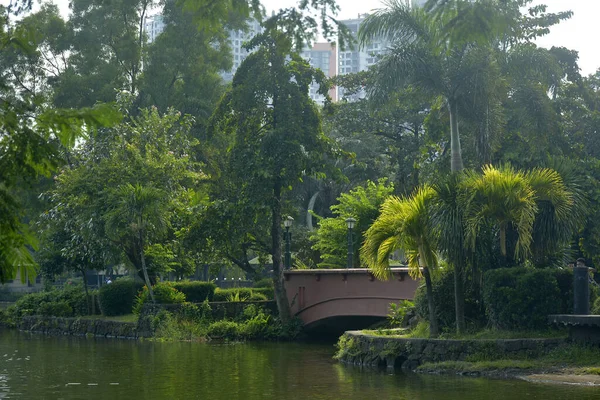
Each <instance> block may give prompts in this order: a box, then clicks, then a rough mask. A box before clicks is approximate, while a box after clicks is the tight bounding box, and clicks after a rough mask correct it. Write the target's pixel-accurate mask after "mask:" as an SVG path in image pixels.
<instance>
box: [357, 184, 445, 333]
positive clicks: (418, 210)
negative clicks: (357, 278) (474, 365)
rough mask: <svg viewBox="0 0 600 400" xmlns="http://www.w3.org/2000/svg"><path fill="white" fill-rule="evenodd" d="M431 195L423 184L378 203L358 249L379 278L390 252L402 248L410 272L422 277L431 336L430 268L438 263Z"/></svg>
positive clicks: (386, 273) (385, 276)
mask: <svg viewBox="0 0 600 400" xmlns="http://www.w3.org/2000/svg"><path fill="white" fill-rule="evenodd" d="M434 197H435V191H434V190H433V189H432V188H431V187H428V186H424V187H421V188H419V189H417V190H416V191H415V193H414V194H413V195H412V196H411V197H408V198H399V197H396V196H392V197H390V198H388V199H387V200H386V201H385V202H384V203H383V205H382V206H381V214H380V215H379V217H378V218H377V219H376V220H375V222H374V223H373V225H371V227H370V228H369V229H368V230H367V231H366V233H365V241H364V243H363V245H362V247H361V249H360V255H361V259H362V261H363V262H364V263H365V264H366V265H367V267H368V268H369V269H370V270H371V271H372V272H373V274H374V275H375V276H376V277H377V278H378V279H388V278H389V277H390V275H391V273H390V264H389V257H390V255H391V254H392V253H393V252H394V251H396V250H403V251H404V253H405V255H406V257H407V259H408V266H409V273H410V275H411V276H412V277H419V276H423V277H424V279H425V288H426V292H427V305H428V307H429V326H430V334H431V336H437V335H438V333H439V329H438V323H437V318H436V312H435V304H434V301H433V286H432V282H431V271H430V269H432V268H435V267H437V263H438V258H437V254H436V241H437V234H436V232H435V231H434V230H433V229H432V225H431V221H430V210H429V208H430V204H431V201H432V199H433V198H434Z"/></svg>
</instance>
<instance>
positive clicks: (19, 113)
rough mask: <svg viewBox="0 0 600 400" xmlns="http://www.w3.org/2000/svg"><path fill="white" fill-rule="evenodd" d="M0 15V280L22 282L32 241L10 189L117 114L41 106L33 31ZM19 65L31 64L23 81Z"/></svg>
mask: <svg viewBox="0 0 600 400" xmlns="http://www.w3.org/2000/svg"><path fill="white" fill-rule="evenodd" d="M13 4H15V5H23V4H24V2H15V3H13V2H11V5H13ZM27 7H28V5H27V4H25V8H27ZM17 9H18V8H17ZM13 10H14V9H13ZM0 14H1V15H0V99H1V100H0V282H5V281H6V280H9V279H13V278H14V277H15V275H16V274H17V272H18V271H20V276H21V279H23V280H24V279H25V277H26V276H27V275H28V274H29V276H35V274H36V264H35V262H34V260H33V257H32V256H31V250H32V248H35V247H36V243H37V240H36V239H35V235H33V234H32V232H31V231H30V229H29V227H28V226H27V224H25V223H24V221H23V220H22V218H21V217H22V212H23V209H22V207H21V204H20V203H19V201H18V199H17V198H16V197H15V192H14V187H15V185H16V184H17V183H19V184H20V185H29V184H31V183H32V182H33V181H34V180H35V179H37V177H39V176H42V175H46V176H48V175H50V173H51V172H52V171H53V170H54V169H55V168H56V167H57V166H59V165H61V163H62V162H63V157H62V151H61V150H62V149H64V148H68V147H71V146H73V144H74V143H75V140H76V139H77V138H80V137H83V136H85V135H86V134H88V133H90V132H92V131H94V129H95V128H96V127H97V126H102V125H109V124H112V123H114V122H115V121H116V120H117V119H118V113H117V112H115V110H113V109H112V108H111V107H109V106H105V105H104V106H103V105H98V106H96V107H95V108H94V109H91V108H88V109H80V110H65V109H52V108H47V107H45V103H44V101H43V96H40V93H39V92H37V91H36V90H35V85H34V83H35V81H32V78H31V77H35V76H37V72H38V71H39V68H40V65H42V64H40V62H39V52H38V47H37V43H36V40H35V38H36V33H35V32H34V31H33V27H32V25H31V24H30V23H29V22H23V23H21V24H18V25H17V26H11V25H10V22H9V21H10V18H9V14H8V11H7V9H6V8H4V7H0ZM28 21H29V20H28ZM23 60H24V61H23ZM21 61H23V63H30V65H32V66H35V71H34V72H35V73H34V74H32V75H28V76H27V79H25V80H21V79H23V76H26V75H24V73H25V69H24V68H21V67H22V66H23V65H24V64H23V63H21ZM32 85H33V86H32Z"/></svg>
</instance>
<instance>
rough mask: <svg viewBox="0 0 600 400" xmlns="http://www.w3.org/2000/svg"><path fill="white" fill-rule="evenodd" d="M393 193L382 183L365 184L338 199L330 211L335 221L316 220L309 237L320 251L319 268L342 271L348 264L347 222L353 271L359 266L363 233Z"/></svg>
mask: <svg viewBox="0 0 600 400" xmlns="http://www.w3.org/2000/svg"><path fill="white" fill-rule="evenodd" d="M393 191H394V186H393V185H391V184H388V183H387V182H386V180H385V179H381V180H379V181H378V182H371V181H368V182H367V183H366V184H365V185H364V186H362V185H361V186H357V187H355V188H354V189H352V190H351V191H350V192H348V193H342V194H341V196H340V197H338V199H337V200H338V204H335V205H334V206H332V207H331V211H332V213H333V214H334V215H335V217H331V218H324V219H321V220H319V228H318V229H317V230H316V231H315V233H314V234H313V235H312V236H311V240H313V241H314V243H315V244H314V246H313V249H315V250H317V251H319V253H320V254H321V259H322V262H321V263H319V265H318V267H319V268H344V267H346V264H347V261H346V259H347V257H346V252H347V249H346V247H347V243H348V227H347V224H346V219H347V218H354V219H355V220H356V225H355V227H354V233H353V235H354V237H353V248H354V252H355V254H354V257H353V260H354V267H359V266H360V258H359V256H358V253H359V250H360V244H361V243H362V242H363V241H364V233H365V231H366V230H367V229H368V228H369V227H370V226H371V224H372V223H373V221H375V219H376V218H377V216H378V215H379V209H380V207H381V205H382V204H383V201H384V200H385V199H386V198H387V197H388V196H390V195H391V194H392V193H393Z"/></svg>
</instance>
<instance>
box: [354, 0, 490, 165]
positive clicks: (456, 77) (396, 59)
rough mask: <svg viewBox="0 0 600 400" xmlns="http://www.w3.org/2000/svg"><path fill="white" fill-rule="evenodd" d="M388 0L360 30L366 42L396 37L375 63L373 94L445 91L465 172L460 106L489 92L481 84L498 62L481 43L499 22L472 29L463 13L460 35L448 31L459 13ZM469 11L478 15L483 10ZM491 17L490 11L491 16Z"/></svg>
mask: <svg viewBox="0 0 600 400" xmlns="http://www.w3.org/2000/svg"><path fill="white" fill-rule="evenodd" d="M384 4H385V6H386V7H387V8H384V9H379V10H376V11H375V12H374V13H373V14H371V15H369V16H368V17H367V18H366V19H365V21H364V22H363V23H362V25H361V27H360V31H359V34H358V36H359V40H360V42H361V44H362V45H365V44H366V43H368V42H369V41H370V40H372V39H373V38H375V37H384V38H386V39H388V40H389V41H390V42H391V47H390V48H389V51H388V52H387V53H386V54H385V55H384V56H383V57H382V58H381V60H380V61H379V63H378V64H377V66H376V69H375V71H374V72H375V73H374V74H373V79H374V81H373V85H372V86H371V87H370V88H369V94H370V95H371V97H372V98H374V99H378V98H379V99H383V98H386V96H387V95H388V94H389V93H390V92H391V91H394V90H397V89H398V88H401V87H406V86H413V87H415V88H417V89H419V90H421V91H423V92H424V93H428V94H430V95H432V96H442V97H443V98H444V99H445V101H446V105H447V107H448V111H449V115H450V149H451V170H452V172H458V171H461V170H462V169H463V160H462V152H461V145H460V135H459V107H460V106H461V105H462V103H468V102H469V100H470V98H471V97H473V93H475V92H476V93H484V94H485V93H488V92H489V91H486V90H482V89H481V87H482V86H485V85H486V84H488V83H490V82H493V81H494V79H491V78H490V73H489V70H490V66H492V65H494V63H493V62H492V58H493V51H492V48H491V46H487V45H481V44H482V43H484V42H485V40H482V39H486V38H488V37H490V36H491V35H492V34H493V33H494V32H496V30H497V27H495V26H493V25H490V24H487V25H486V24H484V25H483V26H484V28H481V29H479V30H471V31H469V30H468V29H466V26H467V24H466V23H465V21H466V20H468V19H466V18H465V17H464V13H463V14H461V19H460V21H459V22H460V26H461V32H463V33H464V35H463V37H462V39H460V40H459V38H458V37H457V35H455V34H452V35H450V36H449V32H450V29H449V28H450V27H451V26H453V25H457V24H458V23H459V22H457V20H456V18H455V17H456V13H442V12H437V13H431V12H426V11H425V10H423V9H421V8H411V7H410V6H409V5H408V4H406V2H404V1H402V0H387V1H385V2H384ZM469 4H470V3H469ZM469 4H467V3H466V2H465V4H462V2H461V7H462V8H461V10H463V9H468V7H473V6H472V5H469ZM485 10H486V11H490V10H491V8H489V7H488V8H486V9H485ZM469 15H473V18H475V17H477V16H478V15H479V14H477V13H474V12H471V13H469ZM491 18H492V16H487V17H486V20H489V19H491ZM471 22H474V20H472V21H471ZM473 25H475V24H473ZM467 31H468V32H470V33H469V34H467V33H465V32H467ZM492 75H494V74H492Z"/></svg>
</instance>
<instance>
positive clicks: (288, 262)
mask: <svg viewBox="0 0 600 400" xmlns="http://www.w3.org/2000/svg"><path fill="white" fill-rule="evenodd" d="M292 223H294V218H292V217H290V216H289V215H288V217H287V218H286V219H285V221H283V225H284V226H285V232H283V239H284V240H285V260H284V268H285V269H290V268H292V250H291V241H292V233H291V232H290V227H291V226H292Z"/></svg>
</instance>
